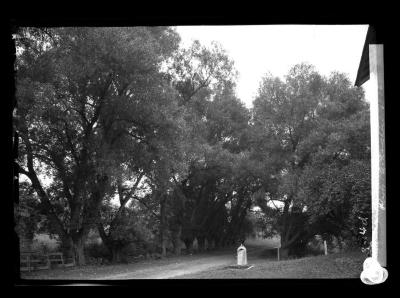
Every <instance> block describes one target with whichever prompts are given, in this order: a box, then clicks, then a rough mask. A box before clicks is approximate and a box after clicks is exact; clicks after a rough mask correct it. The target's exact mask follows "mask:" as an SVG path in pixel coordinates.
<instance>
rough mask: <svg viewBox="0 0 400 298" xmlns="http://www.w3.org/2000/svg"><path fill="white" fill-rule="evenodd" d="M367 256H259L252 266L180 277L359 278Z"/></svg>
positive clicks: (343, 254) (227, 268) (357, 254)
mask: <svg viewBox="0 0 400 298" xmlns="http://www.w3.org/2000/svg"><path fill="white" fill-rule="evenodd" d="M365 258H366V257H365V255H363V254H362V253H360V252H347V253H337V254H331V255H327V256H314V257H306V258H300V259H292V260H282V261H271V260H265V259H262V258H258V259H255V260H251V261H250V260H249V265H250V266H251V265H252V266H253V267H250V268H249V269H233V268H229V266H225V267H220V268H214V269H212V270H209V271H207V272H199V273H195V274H187V275H180V276H176V277H174V278H178V279H223V278H227V279H235V278H236V279H242V278H252V279H259V278H268V279H273V278H280V279H285V278H296V279H297V278H310V279H312V278H324V279H332V278H333V279H334V278H359V277H360V274H361V271H362V265H363V262H364V260H365Z"/></svg>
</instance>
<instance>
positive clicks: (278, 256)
mask: <svg viewBox="0 0 400 298" xmlns="http://www.w3.org/2000/svg"><path fill="white" fill-rule="evenodd" d="M277 249H278V261H279V247H277Z"/></svg>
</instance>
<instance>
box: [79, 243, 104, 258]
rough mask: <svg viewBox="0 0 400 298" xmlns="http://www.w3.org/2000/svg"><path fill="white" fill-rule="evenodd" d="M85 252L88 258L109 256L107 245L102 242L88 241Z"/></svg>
mask: <svg viewBox="0 0 400 298" xmlns="http://www.w3.org/2000/svg"><path fill="white" fill-rule="evenodd" d="M85 254H86V255H87V256H88V257H89V258H95V259H98V258H102V259H107V258H109V257H110V252H109V251H108V249H107V247H106V246H105V245H104V244H103V243H95V242H94V243H90V244H87V245H86V247H85Z"/></svg>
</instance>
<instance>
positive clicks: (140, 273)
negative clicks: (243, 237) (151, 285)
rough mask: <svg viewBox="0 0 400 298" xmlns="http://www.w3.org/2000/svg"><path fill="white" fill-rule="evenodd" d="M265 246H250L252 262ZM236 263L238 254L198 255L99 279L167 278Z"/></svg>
mask: <svg viewBox="0 0 400 298" xmlns="http://www.w3.org/2000/svg"><path fill="white" fill-rule="evenodd" d="M264 249H265V248H264V247H248V248H247V258H248V261H249V262H251V259H252V258H255V257H257V256H258V254H259V253H260V252H261V251H263V250H264ZM235 264H236V254H235V252H234V253H226V254H224V255H218V256H204V257H198V258H196V259H195V260H184V261H178V262H176V263H172V264H166V265H160V266H152V267H151V268H146V269H141V270H135V271H132V272H127V273H121V274H112V275H109V276H101V277H99V278H98V279H108V280H113V279H166V278H171V277H178V276H179V275H184V274H192V273H198V272H202V271H206V270H210V269H215V268H217V267H224V266H229V265H235Z"/></svg>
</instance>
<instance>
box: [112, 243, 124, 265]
mask: <svg viewBox="0 0 400 298" xmlns="http://www.w3.org/2000/svg"><path fill="white" fill-rule="evenodd" d="M121 252H122V250H121V248H120V247H119V246H117V245H114V246H113V247H112V248H111V254H112V258H111V260H112V262H113V263H120V262H121V259H122V258H121V255H122V253H121Z"/></svg>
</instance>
